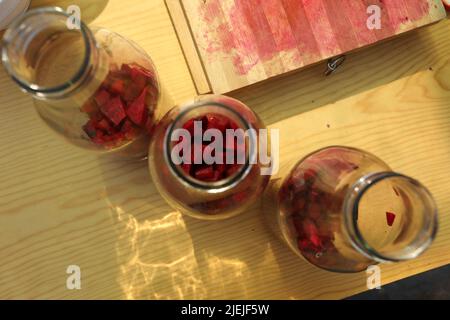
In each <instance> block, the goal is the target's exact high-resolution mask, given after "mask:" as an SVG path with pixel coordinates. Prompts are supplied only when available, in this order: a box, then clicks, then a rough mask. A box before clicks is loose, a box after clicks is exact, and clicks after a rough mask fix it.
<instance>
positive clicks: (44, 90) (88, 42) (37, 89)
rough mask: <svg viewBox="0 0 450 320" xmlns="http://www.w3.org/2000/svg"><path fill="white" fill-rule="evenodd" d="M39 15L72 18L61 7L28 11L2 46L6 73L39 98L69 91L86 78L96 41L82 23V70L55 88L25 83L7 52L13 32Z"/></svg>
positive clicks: (9, 30)
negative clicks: (83, 49) (12, 64)
mask: <svg viewBox="0 0 450 320" xmlns="http://www.w3.org/2000/svg"><path fill="white" fill-rule="evenodd" d="M39 14H55V15H60V16H64V17H66V18H70V17H71V15H69V14H68V13H67V12H65V11H64V10H63V9H62V8H60V7H56V6H54V7H42V8H36V9H33V10H29V11H27V12H26V13H25V14H23V15H21V16H20V17H18V18H17V19H16V20H14V21H13V22H12V23H11V24H10V26H9V27H8V29H7V30H6V32H5V34H4V37H3V41H2V42H3V44H2V62H3V65H4V66H5V69H6V71H7V72H8V74H9V75H10V76H11V78H12V79H13V80H14V81H15V82H16V83H17V84H18V85H19V86H20V87H21V88H22V89H24V90H25V91H28V92H30V93H32V94H35V95H37V96H45V95H48V94H53V93H58V92H64V91H66V90H69V89H70V88H72V87H73V86H74V84H77V83H79V82H80V81H81V80H82V79H83V78H84V76H85V75H86V72H87V70H88V68H89V65H90V60H91V53H92V52H93V51H94V50H95V48H93V47H95V40H94V37H93V35H92V32H91V31H90V29H89V28H88V27H87V25H86V24H85V23H84V22H83V21H81V20H80V21H79V22H80V29H79V30H80V32H81V35H82V37H83V42H84V45H85V49H86V50H85V54H84V58H83V61H82V63H81V65H80V68H79V69H78V71H77V72H76V73H75V74H74V75H73V76H72V77H71V78H70V79H69V80H67V81H66V82H65V83H63V84H61V85H57V86H53V87H41V86H39V85H37V84H33V83H30V82H28V81H24V80H22V79H20V78H19V77H17V76H16V72H15V71H14V70H13V67H12V66H11V64H10V58H9V56H8V53H7V50H8V46H9V45H10V43H11V40H12V37H13V36H15V35H12V34H11V32H12V30H15V29H20V25H21V24H22V23H23V22H24V21H25V20H26V19H28V18H30V17H33V16H36V15H39Z"/></svg>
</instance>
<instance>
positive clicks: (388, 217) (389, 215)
mask: <svg viewBox="0 0 450 320" xmlns="http://www.w3.org/2000/svg"><path fill="white" fill-rule="evenodd" d="M386 221H387V224H388V226H389V227H392V226H393V225H394V221H395V213H392V212H386Z"/></svg>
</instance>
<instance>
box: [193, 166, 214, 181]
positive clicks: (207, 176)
mask: <svg viewBox="0 0 450 320" xmlns="http://www.w3.org/2000/svg"><path fill="white" fill-rule="evenodd" d="M195 177H196V178H197V179H199V180H203V181H211V180H212V179H214V169H213V167H212V166H208V167H205V168H201V169H198V170H197V171H195Z"/></svg>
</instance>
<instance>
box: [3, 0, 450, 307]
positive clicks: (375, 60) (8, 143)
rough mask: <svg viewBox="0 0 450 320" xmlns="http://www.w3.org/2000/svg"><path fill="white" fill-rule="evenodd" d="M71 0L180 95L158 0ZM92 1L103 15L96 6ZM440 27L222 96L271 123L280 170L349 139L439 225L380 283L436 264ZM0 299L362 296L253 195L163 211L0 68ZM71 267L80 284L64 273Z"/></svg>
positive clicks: (188, 85)
mask: <svg viewBox="0 0 450 320" xmlns="http://www.w3.org/2000/svg"><path fill="white" fill-rule="evenodd" d="M43 3H45V4H51V3H62V4H63V5H65V4H67V3H69V4H74V3H75V4H77V3H78V4H80V6H81V8H82V13H85V14H84V18H86V19H87V20H94V23H95V24H96V25H101V26H104V27H107V28H110V29H111V30H114V31H116V32H118V33H120V34H122V35H124V36H126V37H128V38H130V39H132V40H134V41H136V42H137V43H138V44H139V45H141V46H142V47H143V48H144V49H145V50H147V51H148V52H149V54H150V55H151V56H152V58H153V59H154V61H155V63H156V65H157V68H158V70H159V73H160V75H161V78H162V81H163V83H164V85H165V87H166V89H167V91H168V93H170V95H171V96H172V99H173V100H174V101H175V102H177V103H178V102H182V101H183V100H187V99H189V98H191V97H192V96H194V95H195V89H194V85H193V82H192V79H191V76H190V73H189V70H188V68H187V65H186V62H185V60H184V57H183V53H182V51H181V49H180V46H179V44H178V41H177V37H176V34H175V32H174V30H173V27H172V25H171V21H170V18H169V15H168V13H167V9H166V7H165V5H164V2H163V0H146V1H142V0H129V1H126V2H125V1H120V0H110V1H106V0H98V1H85V0H79V1H74V0H70V1H66V0H61V1H51V0H38V1H34V2H33V6H36V5H40V4H43ZM105 5H106V7H105V8H104V10H102V9H103V7H104V6H105ZM449 30H450V21H449V20H448V19H447V20H444V21H441V22H439V23H437V24H435V25H433V26H431V27H427V28H424V29H420V30H417V31H414V32H412V33H409V34H406V35H404V36H402V37H399V38H396V39H393V40H391V41H389V42H385V43H382V44H378V45H376V46H374V47H371V48H366V49H364V50H361V51H358V52H355V53H352V54H349V55H348V57H347V61H346V63H345V65H344V66H343V67H342V69H340V70H339V71H338V72H337V73H336V74H334V75H332V76H331V77H328V78H325V77H324V76H323V71H324V65H317V66H313V67H310V68H308V69H306V70H303V71H300V72H298V73H295V74H291V75H288V76H285V77H283V78H280V79H276V80H270V81H269V82H265V83H262V84H258V85H256V86H253V87H251V88H247V89H243V90H241V91H239V92H235V93H233V94H232V96H233V97H235V98H238V99H240V100H242V101H243V102H245V103H246V104H248V105H249V106H251V107H252V108H253V109H254V110H256V111H257V112H258V113H259V114H260V116H261V117H262V118H263V120H264V121H265V122H266V123H267V124H268V125H270V127H272V128H279V129H281V132H280V139H281V150H280V153H281V166H282V170H281V174H282V173H283V172H285V171H286V170H287V169H288V168H290V167H291V166H292V164H293V163H294V162H296V161H297V160H298V159H300V158H301V157H302V156H304V155H306V154H307V153H309V152H311V151H314V150H316V149H319V148H322V147H325V146H328V145H348V146H353V147H359V148H362V149H364V150H367V151H369V152H372V153H374V154H376V155H378V156H379V157H380V158H382V159H383V160H385V161H386V162H387V163H389V164H390V165H391V167H392V168H393V169H394V170H396V171H399V172H402V173H405V174H407V175H410V176H413V177H415V178H417V179H418V180H420V181H421V182H423V183H424V184H425V185H426V186H427V187H428V188H429V189H430V190H431V192H432V193H433V194H434V196H435V198H436V201H437V203H438V207H439V210H440V213H439V216H440V230H439V233H438V236H437V239H436V241H435V242H434V244H433V245H432V247H431V248H430V249H429V250H428V251H427V252H426V253H425V254H424V255H423V256H421V257H420V258H418V259H416V260H413V261H409V262H405V263H400V264H395V265H394V264H391V265H382V266H381V270H382V282H383V284H386V283H389V282H392V281H396V280H399V279H402V278H405V277H408V276H411V275H413V274H417V273H420V272H424V271H426V270H429V269H433V268H437V267H439V266H442V265H446V264H448V263H450V196H449V193H448V190H449V189H450V176H449V174H448V169H449V164H450V33H449ZM0 119H1V126H0V141H1V144H2V145H3V149H2V150H3V151H2V152H1V155H0V168H1V169H2V175H1V180H0V226H1V227H0V228H1V229H0V298H3V299H12V298H33V299H38V298H44V299H47V298H55V299H62V298H74V299H79V298H88V299H94V298H101V299H125V298H130V299H133V298H135V299H136V298H139V299H206V298H208V299H308V298H332V299H338V298H344V297H347V296H350V295H352V294H356V293H358V292H362V291H364V290H366V274H365V273H357V274H335V273H331V272H326V271H322V270H320V269H317V268H315V267H313V266H311V265H309V264H308V263H307V262H305V261H303V260H302V259H300V258H298V257H296V256H295V255H293V254H292V253H291V252H290V251H289V249H288V248H287V246H285V245H284V244H283V243H281V242H280V241H278V240H277V239H276V238H275V237H274V236H273V235H272V233H271V231H270V229H269V228H268V227H267V225H266V223H265V220H264V218H263V216H262V213H261V203H257V204H255V205H254V206H253V207H252V208H251V209H250V210H249V211H248V212H246V213H245V214H243V215H241V216H239V217H237V218H234V219H230V220H226V221H219V222H204V221H198V220H194V219H190V218H187V217H184V216H181V215H180V214H179V213H177V212H174V211H173V210H172V209H171V208H170V207H169V206H168V205H167V204H166V203H165V201H164V200H163V199H162V198H161V197H160V196H159V194H158V193H157V192H156V190H155V187H154V185H153V184H152V182H151V179H150V177H149V174H148V170H147V164H146V163H145V162H124V161H119V160H113V159H102V158H98V157H97V156H95V155H92V154H90V153H85V152H84V151H82V150H78V149H76V148H74V147H72V146H71V145H69V144H67V143H66V142H64V141H62V139H59V138H57V137H56V135H54V134H53V133H52V132H51V131H50V130H49V129H48V128H46V127H45V126H44V125H43V123H42V122H41V121H40V120H39V118H38V117H37V115H36V113H35V111H34V109H33V104H32V101H31V98H30V97H29V96H26V95H25V94H23V93H21V92H20V91H19V89H18V88H17V87H16V85H15V84H13V82H12V81H11V80H10V79H9V78H8V76H7V75H6V73H5V71H4V70H3V69H1V68H0ZM69 265H78V266H80V268H81V277H82V284H81V286H82V288H81V290H68V289H67V288H66V280H67V277H68V275H67V274H66V269H67V267H68V266H69Z"/></svg>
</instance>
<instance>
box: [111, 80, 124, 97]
mask: <svg viewBox="0 0 450 320" xmlns="http://www.w3.org/2000/svg"><path fill="white" fill-rule="evenodd" d="M110 90H111V91H112V92H113V93H115V94H118V95H122V94H124V92H125V82H124V81H123V80H120V79H117V80H115V81H114V82H113V83H112V84H111V87H110Z"/></svg>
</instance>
